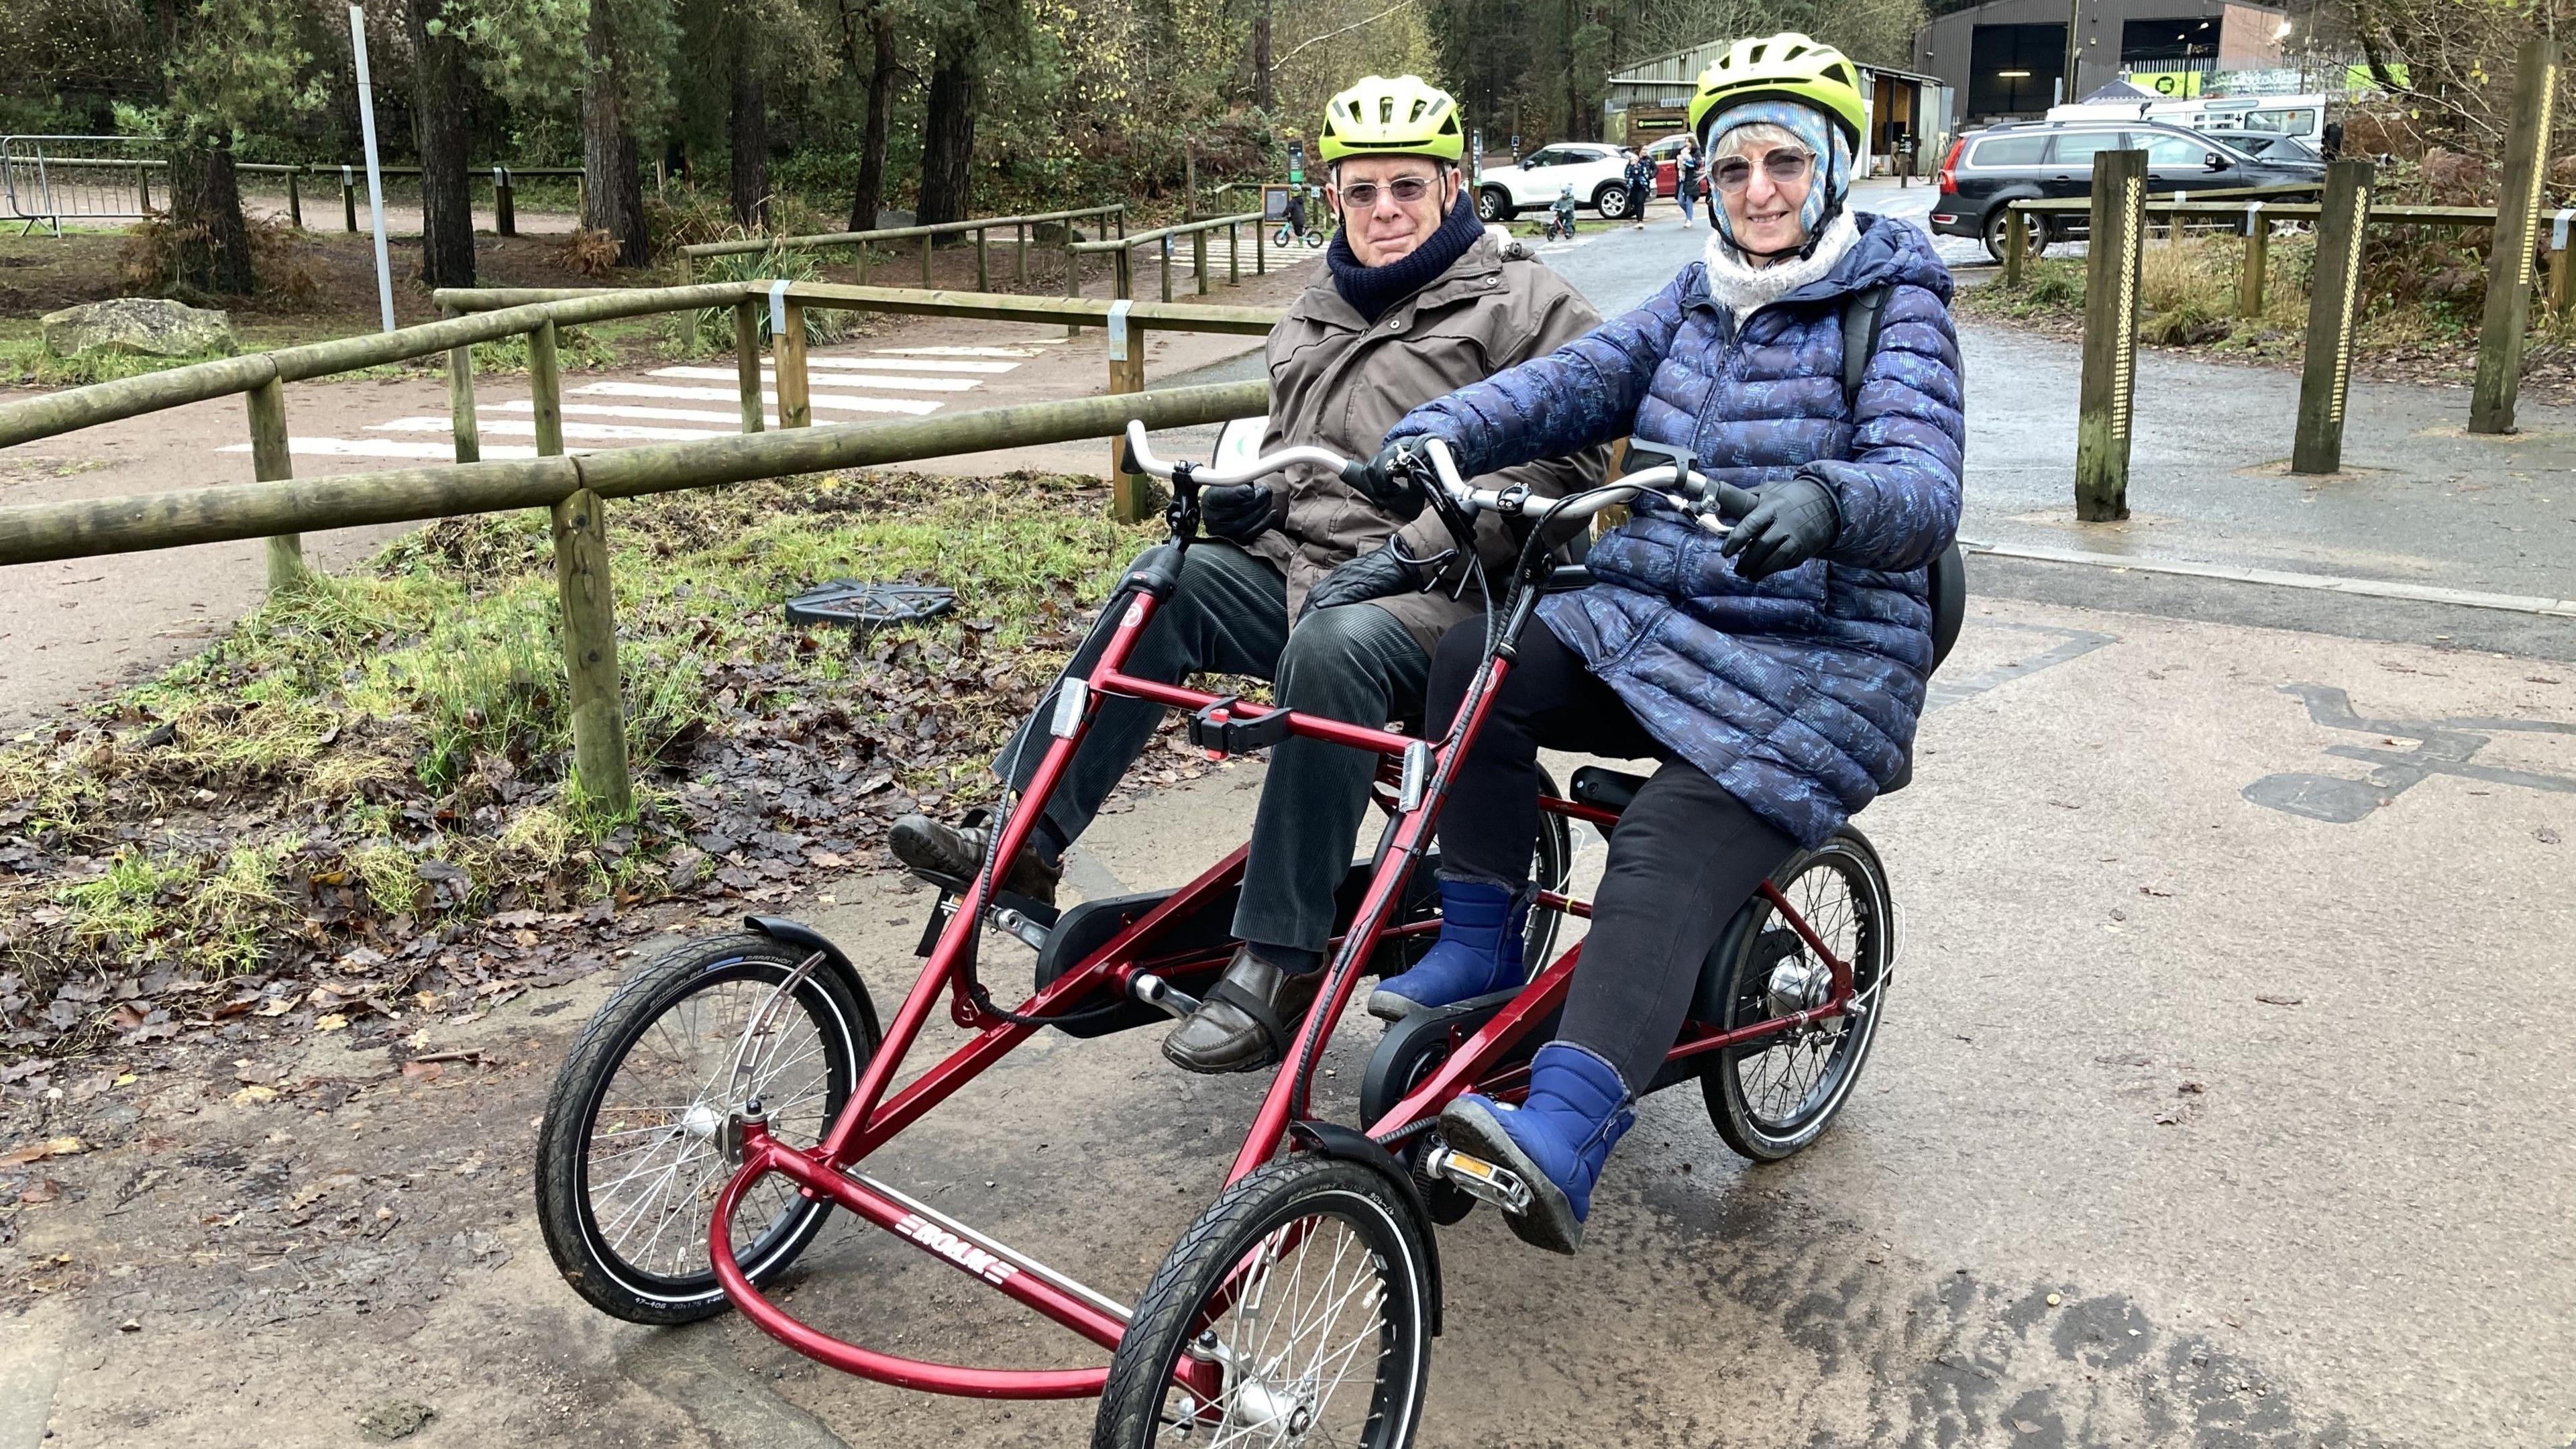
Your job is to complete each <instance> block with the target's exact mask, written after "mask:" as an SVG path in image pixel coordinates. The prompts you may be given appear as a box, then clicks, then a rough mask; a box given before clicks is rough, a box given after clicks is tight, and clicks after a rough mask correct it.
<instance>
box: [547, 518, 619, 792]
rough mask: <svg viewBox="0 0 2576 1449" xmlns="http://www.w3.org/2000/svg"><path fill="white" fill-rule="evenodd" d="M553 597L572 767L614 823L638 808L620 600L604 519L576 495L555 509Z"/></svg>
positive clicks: (583, 789) (580, 781) (585, 788)
mask: <svg viewBox="0 0 2576 1449" xmlns="http://www.w3.org/2000/svg"><path fill="white" fill-rule="evenodd" d="M552 513H553V523H554V530H553V531H554V544H555V597H556V599H557V601H558V602H560V604H561V605H562V607H563V651H564V674H565V676H566V680H567V682H568V683H569V684H570V685H571V686H572V688H571V694H572V768H573V776H574V778H575V779H576V780H577V781H578V782H579V783H580V786H581V793H582V794H583V795H584V796H585V797H587V799H588V800H589V802H590V803H591V804H592V805H594V806H596V807H598V808H600V809H602V810H605V811H607V812H608V813H609V814H610V815H612V816H617V815H625V814H627V813H629V812H631V811H632V810H633V809H634V808H635V786H634V782H633V780H632V779H631V778H629V776H628V774H627V766H626V702H625V699H624V696H623V691H622V690H621V688H620V679H619V675H618V672H617V598H616V593H615V590H614V587H613V585H612V583H611V581H610V578H609V572H608V519H607V516H606V514H605V512H604V510H603V507H602V505H601V503H600V499H599V495H598V494H596V493H593V492H591V491H590V490H589V489H587V488H583V489H579V490H577V491H575V492H574V493H573V495H572V496H571V497H569V498H567V499H565V500H564V501H563V502H561V503H558V504H556V505H555V506H554V508H553V510H552Z"/></svg>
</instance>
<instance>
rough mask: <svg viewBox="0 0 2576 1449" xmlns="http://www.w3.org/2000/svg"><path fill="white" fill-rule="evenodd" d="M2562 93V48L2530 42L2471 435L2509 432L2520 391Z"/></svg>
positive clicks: (2518, 80)
mask: <svg viewBox="0 0 2576 1449" xmlns="http://www.w3.org/2000/svg"><path fill="white" fill-rule="evenodd" d="M2557 92H2558V47H2557V45H2556V44H2555V43H2554V42H2552V41H2549V40H2526V41H2524V42H2523V43H2522V48H2521V51H2520V53H2519V54H2517V55H2516V56H2515V57H2514V76H2513V123H2512V126H2511V127H2510V129H2509V130H2508V131H2507V133H2506V138H2505V152H2504V185H2503V186H2502V187H2501V188H2500V189H2498V191H2497V192H2496V223H2495V234H2494V237H2493V239H2492V242H2491V245H2490V249H2489V251H2488V252H2487V305H2486V316H2485V318H2484V319H2482V320H2481V321H2480V322H2479V324H2478V373H2477V381H2476V382H2475V383H2474V384H2472V385H2471V387H2470V390H2469V431H2470V432H2472V433H2510V432H2512V431H2513V406H2514V402H2515V400H2516V398H2517V397H2519V396H2520V394H2521V391H2522V349H2523V341H2524V337H2523V333H2524V331H2525V330H2526V329H2527V328H2529V327H2530V325H2531V251H2532V243H2533V240H2534V237H2533V231H2534V229H2535V228H2536V227H2537V226H2538V224H2539V221H2540V184H2541V182H2542V181H2543V180H2545V179H2546V178H2547V176H2548V174H2549V110H2550V102H2551V101H2552V100H2553V99H2554V98H2555V97H2556V95H2557Z"/></svg>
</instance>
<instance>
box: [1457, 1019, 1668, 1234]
mask: <svg viewBox="0 0 2576 1449" xmlns="http://www.w3.org/2000/svg"><path fill="white" fill-rule="evenodd" d="M1634 1100H1635V1099H1634V1098H1632V1097H1630V1096H1629V1094H1628V1084H1627V1083H1626V1082H1623V1081H1621V1080H1620V1079H1619V1069H1618V1068H1616V1067H1614V1066H1612V1065H1610V1064H1609V1063H1608V1062H1605V1061H1603V1060H1602V1059H1601V1058H1600V1057H1598V1056H1596V1055H1594V1054H1593V1053H1591V1052H1588V1051H1585V1050H1584V1049H1583V1048H1581V1047H1579V1046H1576V1045H1575V1044H1574V1043H1572V1042H1564V1041H1552V1042H1549V1043H1548V1044H1547V1045H1545V1046H1543V1047H1540V1048H1539V1049H1538V1055H1536V1056H1534V1057H1532V1058H1530V1089H1529V1099H1528V1100H1527V1101H1525V1102H1523V1103H1522V1104H1521V1105H1519V1106H1517V1107H1515V1106H1512V1105H1511V1104H1510V1103H1507V1102H1497V1101H1494V1100H1493V1099H1491V1098H1488V1097H1479V1096H1475V1095H1473V1094H1472V1093H1471V1094H1469V1095H1467V1096H1464V1097H1460V1098H1458V1099H1457V1100H1456V1101H1454V1102H1451V1103H1450V1104H1449V1107H1448V1110H1447V1111H1444V1112H1442V1113H1441V1114H1440V1135H1441V1136H1442V1137H1443V1138H1445V1139H1447V1141H1448V1143H1449V1147H1450V1149H1451V1150H1452V1151H1455V1152H1460V1153H1464V1154H1465V1155H1467V1156H1469V1157H1475V1158H1481V1159H1483V1160H1484V1161H1486V1162H1490V1163H1492V1164H1494V1165H1495V1166H1497V1167H1504V1168H1509V1169H1510V1170H1511V1171H1512V1172H1513V1173H1515V1174H1517V1175H1518V1176H1519V1177H1520V1179H1521V1181H1522V1182H1524V1183H1526V1184H1528V1185H1529V1190H1530V1204H1529V1207H1528V1209H1527V1210H1525V1211H1523V1212H1519V1213H1514V1214H1512V1215H1510V1216H1509V1217H1508V1218H1507V1219H1506V1221H1508V1222H1509V1223H1510V1224H1511V1226H1512V1232H1513V1233H1514V1234H1515V1235H1517V1236H1518V1237H1519V1238H1520V1240H1521V1241H1522V1242H1524V1243H1527V1244H1529V1245H1530V1246H1531V1247H1534V1248H1545V1249H1547V1250H1548V1251H1549V1252H1551V1253H1571V1252H1573V1251H1574V1250H1575V1249H1576V1248H1579V1247H1581V1246H1583V1220H1584V1219H1585V1218H1587V1217H1589V1216H1591V1214H1592V1184H1593V1183H1594V1182H1596V1181H1597V1180H1599V1178H1600V1176H1601V1163H1602V1161H1603V1159H1605V1158H1607V1157H1609V1155H1610V1147H1611V1144H1613V1143H1615V1142H1617V1141H1618V1140H1619V1138H1620V1135H1621V1134H1622V1133H1625V1132H1626V1131H1627V1130H1628V1125H1629V1124H1630V1123H1632V1122H1634V1121H1636V1120H1637V1114H1636V1112H1635V1111H1633V1110H1631V1109H1632V1106H1633V1104H1634Z"/></svg>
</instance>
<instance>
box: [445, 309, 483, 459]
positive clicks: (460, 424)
mask: <svg viewBox="0 0 2576 1449" xmlns="http://www.w3.org/2000/svg"><path fill="white" fill-rule="evenodd" d="M440 310H441V311H443V312H445V313H446V315H448V316H450V317H453V316H455V315H456V314H455V312H454V311H453V310H451V309H446V308H442V309H440ZM447 421H448V426H449V427H450V428H451V429H453V430H454V432H455V434H456V461H457V462H459V463H480V462H482V461H483V425H482V422H481V420H480V419H479V418H478V417H476V415H475V412H474V344H472V343H470V342H469V343H467V344H465V345H464V346H463V347H451V348H449V349H447Z"/></svg>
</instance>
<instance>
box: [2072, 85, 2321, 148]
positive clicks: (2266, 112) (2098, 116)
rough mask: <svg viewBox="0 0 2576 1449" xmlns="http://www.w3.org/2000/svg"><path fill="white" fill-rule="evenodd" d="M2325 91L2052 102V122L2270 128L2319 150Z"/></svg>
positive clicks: (2232, 128) (2248, 128) (2259, 129)
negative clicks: (2060, 104)
mask: <svg viewBox="0 0 2576 1449" xmlns="http://www.w3.org/2000/svg"><path fill="white" fill-rule="evenodd" d="M2332 99H2335V98H2334V97H2329V96H2325V95H2299V96H2194V97H2192V98H2190V99H2188V100H2171V101H2168V100H2154V101H2104V102H2099V103H2096V104H2093V105H2083V104H2080V103H2079V104H2076V105H2071V106H2052V107H2050V108H2049V112H2048V119H2050V120H2052V121H2091V120H2103V119H2112V118H2116V119H2119V120H2124V121H2134V120H2148V121H2162V122H2164V123H2165V124H2166V125H2169V126H2182V127H2186V128H2188V129H2190V130H2194V131H2208V130H2219V131H2269V132H2271V133H2273V134H2274V135H2278V136H2296V137H2298V138H2299V139H2300V140H2302V141H2305V142H2307V143H2308V144H2309V145H2311V146H2316V147H2318V148H2319V149H2323V142H2324V140H2325V134H2326V104H2327V102H2328V101H2329V100H2332Z"/></svg>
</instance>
